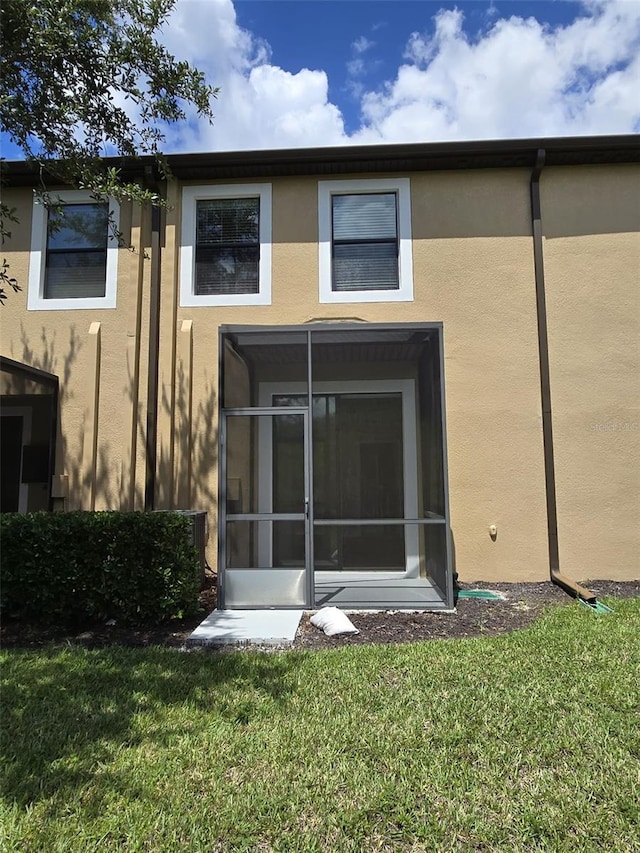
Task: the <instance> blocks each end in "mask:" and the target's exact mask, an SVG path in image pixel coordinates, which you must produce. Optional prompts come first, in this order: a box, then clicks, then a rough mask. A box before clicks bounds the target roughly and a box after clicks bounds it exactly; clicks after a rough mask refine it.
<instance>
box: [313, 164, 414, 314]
mask: <svg viewBox="0 0 640 853" xmlns="http://www.w3.org/2000/svg"><path fill="white" fill-rule="evenodd" d="M318 231H319V234H318V238H319V247H318V260H319V267H320V302H410V301H412V300H413V262H412V249H411V198H410V189H409V179H408V178H379V179H364V180H359V179H358V180H346V181H319V182H318Z"/></svg>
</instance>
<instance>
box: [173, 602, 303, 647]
mask: <svg viewBox="0 0 640 853" xmlns="http://www.w3.org/2000/svg"><path fill="white" fill-rule="evenodd" d="M302 613H303V611H302V610H214V611H213V613H210V614H209V615H208V616H207V618H206V619H205V620H204V621H203V622H202V623H201V624H200V625H198V627H197V628H196V629H195V631H194V632H193V633H192V634H191V635H190V636H189V637H188V638H187V643H188V644H189V645H193V646H224V645H245V644H247V643H255V644H256V645H266V646H290V645H291V644H292V643H293V641H294V639H295V636H296V631H297V630H298V625H299V624H300V619H301V618H302Z"/></svg>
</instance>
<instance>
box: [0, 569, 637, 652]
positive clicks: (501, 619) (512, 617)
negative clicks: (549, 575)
mask: <svg viewBox="0 0 640 853" xmlns="http://www.w3.org/2000/svg"><path fill="white" fill-rule="evenodd" d="M586 585H587V586H588V588H589V589H591V590H592V591H593V592H594V593H595V594H596V595H597V596H598V598H640V581H629V582H617V581H590V582H586ZM462 588H463V589H464V588H474V589H491V590H495V591H496V592H501V593H502V594H503V595H504V596H505V598H504V600H500V601H487V600H482V599H473V598H459V599H458V602H457V608H456V612H455V613H410V612H403V611H401V610H400V611H394V612H377V613H373V612H372V613H367V612H362V613H353V614H350V616H349V618H350V619H351V621H352V622H353V624H354V625H355V626H356V628H358V629H359V631H360V633H359V634H354V635H347V634H341V635H339V636H337V637H327V636H325V634H324V633H323V632H322V631H320V630H318V629H317V628H315V627H314V626H313V625H311V623H310V622H309V616H308V615H306V614H305V615H304V616H303V618H302V621H301V623H300V628H299V629H298V633H297V636H296V639H295V642H294V645H293V647H294V648H295V649H322V648H335V647H340V646H349V645H362V644H371V643H410V642H415V641H417V640H431V639H448V638H454V637H477V636H487V635H491V634H502V633H506V632H508V631H514V630H517V629H520V628H525V627H527V625H530V624H531V623H532V622H533V621H534V620H535V619H537V618H538V617H539V616H540V615H541V613H542V612H543V610H544V609H545V608H548V607H563V606H565V605H567V604H571V603H572V599H571V598H570V596H568V595H567V594H566V593H565V592H563V591H562V590H561V589H559V588H558V587H557V586H554V585H553V584H552V583H550V582H545V583H521V584H485V583H476V584H473V585H472V587H471V586H470V585H466V586H463V587H462ZM199 603H200V608H201V610H200V612H199V613H198V614H196V615H195V616H193V617H190V618H188V619H182V620H173V621H171V622H167V623H166V624H164V625H161V626H159V627H154V628H128V627H125V626H120V625H105V624H103V623H101V624H95V623H93V624H87V625H82V626H79V627H78V628H77V629H76V630H73V631H70V630H69V629H68V628H63V627H61V626H56V625H49V626H43V625H34V624H25V623H24V622H20V621H17V620H12V619H6V620H5V621H4V624H3V625H2V628H1V629H0V643H1V645H2V647H3V648H5V649H7V648H26V649H33V648H42V647H44V646H47V645H52V644H56V645H60V644H61V643H62V644H71V645H76V646H84V647H87V648H103V647H105V646H112V645H124V646H174V647H181V646H184V645H185V643H186V640H187V637H188V636H189V634H190V633H191V632H192V631H193V630H194V628H196V627H197V626H198V625H199V624H200V622H201V621H202V620H203V619H204V618H205V616H206V615H207V614H208V613H210V612H211V610H213V609H214V608H215V605H216V586H215V578H214V577H209V578H207V583H206V586H205V588H204V590H203V591H202V593H201V594H200V599H199ZM614 606H615V605H614Z"/></svg>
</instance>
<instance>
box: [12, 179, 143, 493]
mask: <svg viewBox="0 0 640 853" xmlns="http://www.w3.org/2000/svg"><path fill="white" fill-rule="evenodd" d="M3 196H4V201H5V202H6V203H7V204H8V205H9V206H13V207H16V212H17V216H18V218H19V224H16V225H13V226H12V229H11V230H12V239H11V242H10V244H9V245H8V246H7V247H6V248H8V249H9V251H8V252H7V257H8V259H9V261H10V268H11V274H12V275H13V276H14V277H15V278H16V279H17V281H18V283H19V284H20V286H21V288H22V290H21V292H19V293H10V295H9V297H8V299H7V301H6V304H5V305H4V307H3V308H2V309H0V311H1V313H0V340H1V351H2V354H3V355H5V356H8V357H10V358H13V359H15V360H16V361H20V362H24V363H26V364H29V365H32V366H33V367H37V368H40V369H42V370H45V371H47V372H50V373H54V374H56V375H57V376H58V377H59V380H60V422H59V425H58V433H59V434H58V442H57V458H56V474H57V475H59V476H60V477H61V478H62V483H63V484H64V483H65V482H68V489H65V488H64V486H63V487H62V492H63V494H64V493H65V492H66V497H61V498H60V499H58V501H57V508H59V509H62V508H64V509H76V508H85V509H89V508H95V509H108V508H116V507H123V508H133V507H134V506H139V505H140V501H141V498H142V495H143V492H144V447H143V433H144V414H143V411H144V408H143V407H144V405H145V403H144V393H146V392H145V391H144V389H146V385H142V386H141V382H140V380H141V378H142V377H141V366H142V365H144V345H145V340H146V339H147V328H148V322H147V323H146V322H145V320H144V311H143V306H144V304H145V302H147V301H148V299H147V300H145V298H144V291H145V288H146V282H147V280H148V275H147V274H146V267H147V266H148V261H145V259H144V247H143V246H141V242H140V241H141V227H140V226H141V213H140V211H139V210H136V211H133V212H132V211H131V209H130V208H128V207H124V208H123V209H122V211H121V220H120V227H121V229H122V233H123V238H124V240H126V241H127V243H130V244H131V248H123V249H121V250H119V257H118V295H117V304H118V307H117V308H116V309H111V310H101V309H92V310H72V311H27V310H26V304H27V290H28V276H29V250H30V245H31V214H32V209H31V206H32V198H33V195H32V192H31V191H30V190H29V189H24V190H12V189H8V190H6V191H5V192H4V193H3ZM141 355H142V357H141ZM142 372H144V369H143V371H142ZM141 389H142V390H141ZM65 478H66V480H65Z"/></svg>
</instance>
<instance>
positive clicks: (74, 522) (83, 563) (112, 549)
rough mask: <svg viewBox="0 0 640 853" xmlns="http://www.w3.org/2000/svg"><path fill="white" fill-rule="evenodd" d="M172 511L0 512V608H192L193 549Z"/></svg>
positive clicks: (122, 617) (30, 615)
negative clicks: (22, 513)
mask: <svg viewBox="0 0 640 853" xmlns="http://www.w3.org/2000/svg"><path fill="white" fill-rule="evenodd" d="M188 531H189V521H188V519H187V518H184V517H182V516H180V515H176V514H173V513H144V512H65V513H47V512H37V513H30V514H26V515H18V514H5V515H2V516H0V538H1V539H0V610H1V611H2V613H3V614H6V615H10V616H16V617H20V618H25V619H37V620H40V621H43V622H56V623H64V624H70V625H73V624H78V623H82V622H83V621H87V620H91V619H101V620H107V619H115V620H116V622H119V623H125V624H136V623H138V624H159V623H160V622H163V621H165V620H167V619H169V618H171V617H174V616H181V615H187V614H188V613H191V612H194V611H195V609H196V607H197V597H198V557H197V553H196V550H195V548H194V547H193V546H192V545H191V544H190V541H189V535H188Z"/></svg>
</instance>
